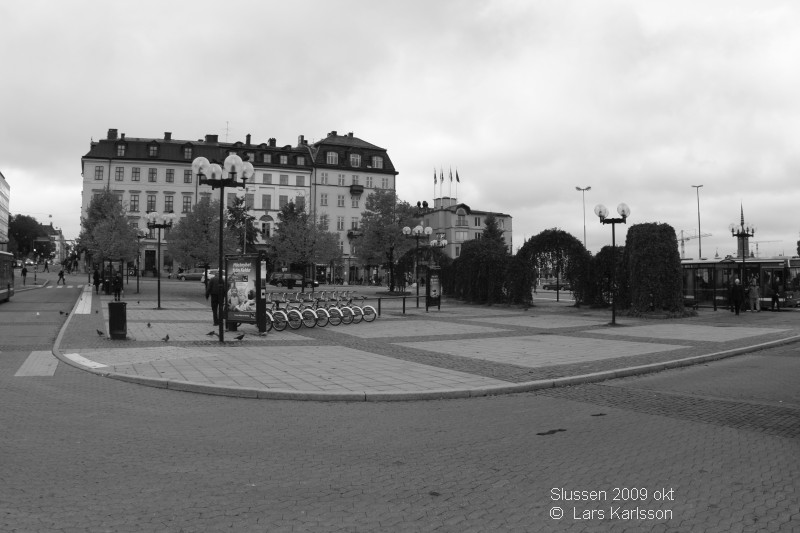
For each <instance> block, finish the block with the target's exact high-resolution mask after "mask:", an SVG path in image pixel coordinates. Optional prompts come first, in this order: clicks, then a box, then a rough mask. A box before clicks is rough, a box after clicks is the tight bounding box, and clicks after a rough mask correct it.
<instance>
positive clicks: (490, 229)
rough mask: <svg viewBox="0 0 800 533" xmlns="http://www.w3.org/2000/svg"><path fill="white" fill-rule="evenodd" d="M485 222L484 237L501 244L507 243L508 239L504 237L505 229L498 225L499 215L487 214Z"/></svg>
mask: <svg viewBox="0 0 800 533" xmlns="http://www.w3.org/2000/svg"><path fill="white" fill-rule="evenodd" d="M484 223H485V224H486V225H485V227H484V228H483V238H484V239H489V240H490V241H494V242H499V243H500V244H503V245H504V244H505V242H506V240H505V238H504V237H503V230H501V229H500V227H499V226H498V225H497V217H496V216H495V215H494V213H489V214H488V215H486V218H485V219H484Z"/></svg>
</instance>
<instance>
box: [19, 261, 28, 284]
mask: <svg viewBox="0 0 800 533" xmlns="http://www.w3.org/2000/svg"><path fill="white" fill-rule="evenodd" d="M20 274H22V284H23V285H25V283H26V281H27V278H28V269H27V268H25V266H23V267H22V270H21V271H20Z"/></svg>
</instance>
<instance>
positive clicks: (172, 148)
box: [81, 129, 397, 273]
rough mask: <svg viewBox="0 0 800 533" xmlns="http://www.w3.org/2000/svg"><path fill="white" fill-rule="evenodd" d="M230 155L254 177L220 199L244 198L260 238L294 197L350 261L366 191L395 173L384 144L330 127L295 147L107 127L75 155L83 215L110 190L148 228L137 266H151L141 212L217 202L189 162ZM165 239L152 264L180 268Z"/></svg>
mask: <svg viewBox="0 0 800 533" xmlns="http://www.w3.org/2000/svg"><path fill="white" fill-rule="evenodd" d="M230 153H236V154H238V155H240V156H241V157H242V158H245V157H246V158H247V159H248V160H249V161H250V162H251V163H253V166H254V168H255V176H254V179H253V180H252V183H248V184H247V186H246V188H245V189H244V190H243V189H237V190H236V191H235V192H234V191H226V199H225V201H226V203H227V204H228V205H230V204H231V203H232V201H233V199H234V198H235V197H236V196H240V197H241V196H244V198H245V201H246V203H247V205H248V207H250V209H251V210H252V212H251V214H252V215H253V216H254V217H255V223H256V224H258V226H259V227H258V229H259V230H261V232H262V235H261V236H260V237H259V240H260V241H261V242H262V243H263V240H264V239H265V238H268V237H269V236H271V235H272V233H273V232H274V228H275V223H276V222H277V213H278V211H279V210H280V208H281V207H283V206H284V205H285V204H287V203H288V202H294V204H295V205H296V206H297V207H299V208H303V209H305V210H306V211H307V212H309V213H310V214H312V215H313V216H315V217H316V219H317V220H320V221H322V222H323V224H324V225H327V227H328V228H329V231H331V232H334V233H337V234H338V235H339V242H340V245H339V246H340V249H341V250H342V252H343V254H344V255H345V258H346V260H347V261H348V262H352V261H354V258H355V251H354V250H353V246H352V242H351V240H352V235H353V234H352V231H353V230H355V229H357V228H358V224H359V220H360V215H361V211H363V205H364V199H365V198H366V195H368V194H369V191H370V190H371V189H375V188H377V187H382V188H391V189H394V186H395V176H396V175H397V172H396V171H395V170H394V167H393V165H392V163H391V161H390V159H389V157H388V154H387V152H386V150H385V149H383V148H379V147H377V146H374V145H372V144H370V143H367V142H365V141H362V140H361V139H358V138H356V137H354V136H353V134H352V133H349V134H347V135H338V134H337V133H336V132H335V131H334V132H331V133H329V134H328V135H327V136H326V137H325V138H324V139H322V140H320V141H318V142H316V143H312V144H309V143H308V141H306V140H305V138H304V136H302V135H301V136H299V137H298V142H297V145H295V146H292V145H284V146H278V145H277V143H276V140H275V139H274V138H273V139H269V140H268V141H267V142H265V143H259V144H254V143H253V142H251V136H250V135H247V136H246V139H245V141H244V142H235V143H225V142H220V141H219V138H218V136H217V135H206V136H205V138H203V139H199V140H197V141H187V140H178V139H173V138H172V134H171V133H170V132H165V133H164V136H163V137H162V138H158V139H155V138H130V137H126V136H125V134H124V133H122V134H119V133H118V130H116V129H109V130H108V135H107V136H106V138H105V139H101V140H99V141H93V142H92V143H91V145H90V149H89V152H88V153H87V154H86V155H84V156H83V157H82V159H81V165H82V176H83V192H82V201H81V215H82V216H86V213H87V209H88V207H89V203H90V202H91V200H92V198H93V197H94V196H95V195H96V194H99V193H100V192H102V191H104V190H106V189H108V190H110V191H111V192H112V193H114V194H115V195H117V197H118V198H119V200H120V202H121V203H122V205H124V206H125V208H126V210H127V214H128V217H129V220H130V222H131V224H132V225H135V226H137V227H138V228H139V229H140V230H141V231H143V232H145V233H147V237H146V238H145V239H144V240H143V242H142V244H143V257H142V263H141V264H142V270H143V271H144V272H146V273H151V272H153V271H154V270H155V269H156V268H157V265H156V257H157V256H156V235H155V233H154V232H153V231H150V232H149V233H148V230H147V228H146V222H145V216H144V215H145V214H146V213H147V212H148V211H157V212H160V213H163V212H174V213H176V214H178V215H179V216H182V215H185V214H186V213H188V212H189V211H191V209H192V208H193V207H194V205H195V204H196V203H197V202H198V201H200V200H202V199H203V198H209V199H212V200H213V199H216V198H217V196H216V195H214V192H213V191H212V189H211V187H209V186H207V185H200V184H199V183H198V182H197V177H196V176H194V175H192V170H191V165H192V161H193V160H194V159H195V158H197V157H200V156H203V157H206V158H207V159H208V160H210V161H213V160H216V161H219V162H222V161H223V160H224V159H225V157H227V156H228V154H230ZM348 235H349V236H350V238H348ZM165 241H166V244H164V243H162V264H161V265H158V267H160V268H162V269H166V270H168V271H169V270H171V269H173V268H177V266H178V265H175V264H173V261H172V259H171V256H170V255H169V238H168V235H167V236H166V237H165ZM182 266H193V265H182Z"/></svg>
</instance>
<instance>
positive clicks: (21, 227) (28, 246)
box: [8, 215, 53, 258]
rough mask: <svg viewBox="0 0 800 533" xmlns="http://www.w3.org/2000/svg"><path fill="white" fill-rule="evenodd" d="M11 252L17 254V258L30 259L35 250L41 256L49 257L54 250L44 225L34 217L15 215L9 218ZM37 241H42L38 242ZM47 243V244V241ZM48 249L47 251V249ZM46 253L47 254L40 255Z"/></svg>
mask: <svg viewBox="0 0 800 533" xmlns="http://www.w3.org/2000/svg"><path fill="white" fill-rule="evenodd" d="M8 235H9V251H11V252H13V253H16V255H17V257H20V258H22V257H28V256H30V255H32V254H33V250H34V248H36V249H37V254H39V255H49V253H50V252H51V251H53V250H51V249H50V248H51V247H52V243H50V239H49V238H48V237H47V233H46V232H45V231H44V229H43V227H42V225H41V224H40V223H39V222H38V221H37V220H36V219H35V218H33V217H29V216H27V215H14V216H10V215H9V217H8ZM37 239H42V240H38V241H37ZM44 240H46V241H47V243H45V241H44ZM45 248H46V249H45ZM41 251H44V252H45V254H40V252H41Z"/></svg>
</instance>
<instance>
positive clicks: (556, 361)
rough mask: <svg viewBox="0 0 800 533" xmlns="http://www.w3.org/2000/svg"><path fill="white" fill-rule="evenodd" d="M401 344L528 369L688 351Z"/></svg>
mask: <svg viewBox="0 0 800 533" xmlns="http://www.w3.org/2000/svg"><path fill="white" fill-rule="evenodd" d="M398 344H401V345H402V346H408V347H411V348H417V349H420V350H429V351H432V352H439V353H448V354H451V355H459V356H462V357H473V358H476V359H485V360H488V361H496V362H498V363H509V364H514V365H519V366H526V367H539V366H550V365H561V364H569V363H580V362H585V361H597V360H601V359H608V358H616V357H627V356H632V355H643V354H648V353H655V352H664V351H669V350H678V349H681V348H685V346H679V345H672V344H659V343H645V342H626V341H605V340H599V339H589V338H582V337H564V336H560V335H532V336H522V337H508V338H504V339H464V340H447V341H423V342H408V343H398Z"/></svg>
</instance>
